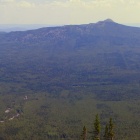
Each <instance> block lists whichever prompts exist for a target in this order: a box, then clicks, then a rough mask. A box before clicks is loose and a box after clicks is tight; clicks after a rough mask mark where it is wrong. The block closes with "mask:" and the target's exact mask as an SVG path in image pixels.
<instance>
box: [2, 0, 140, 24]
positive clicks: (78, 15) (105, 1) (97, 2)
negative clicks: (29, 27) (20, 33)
mask: <svg viewBox="0 0 140 140" xmlns="http://www.w3.org/2000/svg"><path fill="white" fill-rule="evenodd" d="M107 18H110V19H112V20H114V21H115V22H118V23H122V24H123V23H124V24H125V23H128V24H131V23H140V0H0V24H49V25H64V24H87V23H95V22H97V21H100V20H104V19H107Z"/></svg>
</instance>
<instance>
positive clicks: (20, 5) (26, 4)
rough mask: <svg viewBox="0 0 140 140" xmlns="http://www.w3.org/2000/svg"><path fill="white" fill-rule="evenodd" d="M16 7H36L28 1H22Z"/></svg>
mask: <svg viewBox="0 0 140 140" xmlns="http://www.w3.org/2000/svg"><path fill="white" fill-rule="evenodd" d="M16 5H17V6H19V7H25V8H30V7H35V4H34V3H31V2H27V1H20V2H18V3H17V4H16Z"/></svg>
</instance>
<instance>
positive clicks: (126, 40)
mask: <svg viewBox="0 0 140 140" xmlns="http://www.w3.org/2000/svg"><path fill="white" fill-rule="evenodd" d="M2 38H3V41H4V40H5V41H10V42H11V41H14V42H22V43H25V42H26V43H27V42H28V43H38V42H46V44H50V45H59V46H63V44H64V45H65V43H67V45H68V44H69V45H70V46H71V47H80V46H83V45H87V44H92V45H93V46H95V45H105V44H106V45H129V46H130V45H138V44H140V28H138V27H130V26H125V25H121V24H118V23H115V22H113V21H112V20H110V19H107V20H105V21H99V22H97V23H91V24H85V25H67V26H61V27H47V28H46V27H45V28H40V29H36V30H28V31H17V32H10V33H6V34H4V35H3V37H2Z"/></svg>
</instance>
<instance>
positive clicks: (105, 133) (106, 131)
mask: <svg viewBox="0 0 140 140" xmlns="http://www.w3.org/2000/svg"><path fill="white" fill-rule="evenodd" d="M103 137H104V140H109V137H108V125H106V126H105V131H104V136H103Z"/></svg>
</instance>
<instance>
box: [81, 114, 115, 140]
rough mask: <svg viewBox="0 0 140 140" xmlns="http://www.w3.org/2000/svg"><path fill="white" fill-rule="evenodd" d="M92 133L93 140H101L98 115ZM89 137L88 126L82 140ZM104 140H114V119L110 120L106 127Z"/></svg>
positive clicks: (84, 129) (83, 132) (84, 128)
mask: <svg viewBox="0 0 140 140" xmlns="http://www.w3.org/2000/svg"><path fill="white" fill-rule="evenodd" d="M90 133H91V134H92V136H91V140H101V124H100V119H99V116H98V114H97V115H96V116H95V120H94V128H93V131H92V132H90ZM87 135H88V131H87V128H86V126H84V127H83V130H82V134H81V138H80V139H81V140H87V139H88V138H87ZM103 140H114V124H113V121H112V118H110V119H109V122H108V123H107V124H106V126H105V129H104V134H103Z"/></svg>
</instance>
